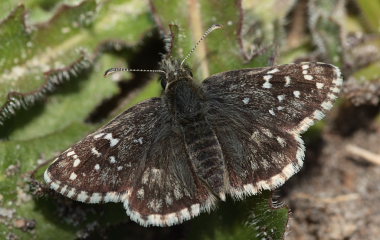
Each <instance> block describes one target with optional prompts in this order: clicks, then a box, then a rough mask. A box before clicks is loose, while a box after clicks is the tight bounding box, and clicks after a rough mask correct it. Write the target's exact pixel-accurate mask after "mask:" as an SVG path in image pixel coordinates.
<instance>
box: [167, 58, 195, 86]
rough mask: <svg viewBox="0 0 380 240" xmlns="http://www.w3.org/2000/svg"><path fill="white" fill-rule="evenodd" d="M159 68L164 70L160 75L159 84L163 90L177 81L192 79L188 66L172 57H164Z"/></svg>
mask: <svg viewBox="0 0 380 240" xmlns="http://www.w3.org/2000/svg"><path fill="white" fill-rule="evenodd" d="M160 69H161V70H162V71H163V72H165V73H163V74H161V77H160V81H161V86H162V88H163V89H165V91H167V90H169V89H170V87H171V86H173V84H174V83H176V82H178V81H192V79H193V73H192V72H191V69H190V67H189V66H187V65H186V64H181V61H179V60H177V59H174V58H172V57H168V58H164V59H163V60H162V61H161V66H160Z"/></svg>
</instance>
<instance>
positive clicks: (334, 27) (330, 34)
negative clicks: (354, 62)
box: [308, 0, 345, 66]
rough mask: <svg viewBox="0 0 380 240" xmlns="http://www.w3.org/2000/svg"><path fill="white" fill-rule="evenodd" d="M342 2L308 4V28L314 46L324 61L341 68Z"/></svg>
mask: <svg viewBox="0 0 380 240" xmlns="http://www.w3.org/2000/svg"><path fill="white" fill-rule="evenodd" d="M343 3H344V1H331V0H311V1H309V2H308V14H309V27H310V32H311V36H312V38H313V42H314V44H315V45H316V46H317V47H318V51H319V53H320V54H321V55H322V57H323V58H324V59H325V60H324V61H327V62H331V63H332V64H334V65H337V66H343V48H342V43H341V35H340V34H341V26H342V22H341V21H342V19H344V18H345V12H344V4H343Z"/></svg>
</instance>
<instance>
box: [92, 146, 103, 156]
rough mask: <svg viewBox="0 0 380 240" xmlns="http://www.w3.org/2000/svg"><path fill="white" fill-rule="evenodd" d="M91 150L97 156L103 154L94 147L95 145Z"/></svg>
mask: <svg viewBox="0 0 380 240" xmlns="http://www.w3.org/2000/svg"><path fill="white" fill-rule="evenodd" d="M91 152H92V154H94V155H95V156H97V157H100V156H102V154H101V153H100V152H98V150H96V148H94V147H93V148H91Z"/></svg>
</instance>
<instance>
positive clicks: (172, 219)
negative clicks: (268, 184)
mask: <svg viewBox="0 0 380 240" xmlns="http://www.w3.org/2000/svg"><path fill="white" fill-rule="evenodd" d="M168 116H170V115H169V114H168V113H167V112H166V108H165V106H163V104H162V100H161V99H160V98H154V99H150V100H147V101H145V102H142V103H140V104H138V105H136V106H134V107H132V108H130V109H128V110H127V111H125V112H124V113H122V114H121V115H119V116H118V117H116V118H115V119H114V120H112V121H111V122H110V123H109V124H107V125H106V126H104V127H103V128H100V129H99V130H97V131H96V132H94V133H92V134H90V135H88V136H87V137H85V138H84V139H83V140H81V141H80V142H78V143H77V144H74V145H73V146H72V147H71V148H69V149H68V150H66V151H65V152H63V153H62V154H61V155H59V156H58V158H57V159H56V160H55V161H54V162H53V163H52V165H51V166H50V167H49V168H48V169H47V170H46V172H45V176H44V177H45V181H46V182H47V183H48V185H49V187H50V188H52V189H54V190H55V191H57V192H59V193H61V194H62V195H64V196H67V197H69V198H72V199H74V200H77V201H81V202H88V203H99V202H123V203H124V207H125V208H126V210H127V213H128V215H130V217H131V218H132V219H133V220H135V221H137V222H139V223H140V224H142V225H145V226H146V225H156V226H157V225H161V226H163V225H172V224H176V223H179V222H182V221H184V220H187V219H189V218H191V217H193V216H196V215H198V214H199V213H200V212H202V211H204V210H209V209H210V208H211V207H212V206H213V204H214V199H215V198H214V197H213V196H212V194H211V193H210V192H209V191H208V189H207V188H206V187H205V186H204V184H203V183H201V182H200V181H199V180H197V178H196V177H195V176H194V174H193V173H192V169H191V167H190V165H189V160H188V159H187V154H186V152H185V145H184V143H183V140H182V139H181V138H180V137H178V136H177V135H175V134H173V132H172V131H171V125H170V124H169V122H170V119H169V118H168Z"/></svg>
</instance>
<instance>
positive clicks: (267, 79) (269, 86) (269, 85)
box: [262, 75, 273, 88]
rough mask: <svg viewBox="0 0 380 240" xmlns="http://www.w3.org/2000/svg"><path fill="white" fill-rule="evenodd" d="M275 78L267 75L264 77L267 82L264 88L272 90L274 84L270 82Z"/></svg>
mask: <svg viewBox="0 0 380 240" xmlns="http://www.w3.org/2000/svg"><path fill="white" fill-rule="evenodd" d="M272 77H273V76H272V75H265V76H264V80H265V83H264V84H263V86H262V87H263V88H271V87H272V84H271V83H270V82H269V80H270V79H271V78H272Z"/></svg>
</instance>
